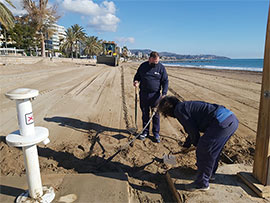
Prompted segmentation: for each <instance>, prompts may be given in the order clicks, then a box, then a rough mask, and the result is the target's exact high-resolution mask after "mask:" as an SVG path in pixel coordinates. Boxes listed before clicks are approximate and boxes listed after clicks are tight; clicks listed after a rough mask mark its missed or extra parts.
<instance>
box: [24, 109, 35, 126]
mask: <svg viewBox="0 0 270 203" xmlns="http://www.w3.org/2000/svg"><path fill="white" fill-rule="evenodd" d="M25 122H26V125H30V124H32V123H34V116H33V112H31V113H27V114H25Z"/></svg>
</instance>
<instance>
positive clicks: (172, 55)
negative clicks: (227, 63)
mask: <svg viewBox="0 0 270 203" xmlns="http://www.w3.org/2000/svg"><path fill="white" fill-rule="evenodd" d="M151 51H152V50H150V49H130V52H131V53H132V54H136V55H137V54H138V53H139V52H142V53H143V54H150V53H151ZM159 54H160V56H163V57H170V58H175V59H230V58H228V57H225V56H216V55H211V54H200V55H181V54H176V53H171V52H159Z"/></svg>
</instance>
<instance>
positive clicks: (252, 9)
mask: <svg viewBox="0 0 270 203" xmlns="http://www.w3.org/2000/svg"><path fill="white" fill-rule="evenodd" d="M0 1H3V0H0ZM16 1H19V0H16ZM49 3H50V5H53V4H55V3H57V4H58V10H59V12H60V14H61V15H62V17H61V18H60V19H59V21H58V24H60V25H63V26H65V27H66V28H68V27H70V26H71V25H74V24H79V25H81V26H83V27H84V28H85V31H86V33H87V34H88V35H89V36H92V35H94V36H98V37H99V38H100V39H104V40H110V41H111V40H114V41H116V42H117V43H118V44H119V45H120V46H123V45H126V46H127V47H128V48H130V49H136V48H137V49H151V50H156V51H159V52H160V51H168V52H174V53H178V54H214V55H219V56H227V57H231V58H263V54H264V43H265V34H266V24H267V16H268V9H269V1H268V0H234V1H233V0H209V1H205V0H197V1H195V0H136V1H135V0H116V1H92V0H54V1H53V0H51V1H50V0H49ZM18 10H19V8H18ZM15 12H19V11H15Z"/></svg>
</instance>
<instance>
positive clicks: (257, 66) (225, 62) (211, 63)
mask: <svg viewBox="0 0 270 203" xmlns="http://www.w3.org/2000/svg"><path fill="white" fill-rule="evenodd" d="M161 63H162V64H163V65H164V66H181V67H195V68H205V69H223V70H243V71H256V72H262V70H263V59H211V60H185V61H162V62H161Z"/></svg>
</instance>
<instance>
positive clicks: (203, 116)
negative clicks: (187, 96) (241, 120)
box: [174, 101, 224, 147]
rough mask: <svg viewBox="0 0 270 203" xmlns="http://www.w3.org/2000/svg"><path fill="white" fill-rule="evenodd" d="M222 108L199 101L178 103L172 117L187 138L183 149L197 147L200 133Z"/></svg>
mask: <svg viewBox="0 0 270 203" xmlns="http://www.w3.org/2000/svg"><path fill="white" fill-rule="evenodd" d="M220 108H224V106H221V105H217V104H209V103H206V102H201V101H185V102H179V103H178V104H177V105H176V106H175V109H174V116H175V118H177V120H178V121H179V122H180V123H181V124H182V126H183V127H184V129H185V131H186V133H187V134H188V137H187V139H186V142H185V143H184V145H183V146H184V147H190V146H191V144H193V145H194V146H197V144H198V141H199V138H200V132H205V131H206V129H207V128H208V127H209V125H210V123H211V122H213V120H214V119H216V112H217V110H218V109H220Z"/></svg>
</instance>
